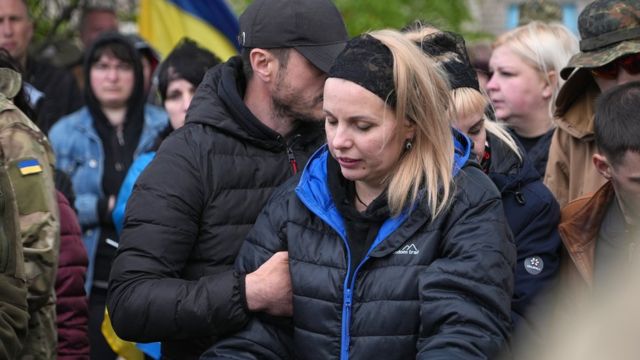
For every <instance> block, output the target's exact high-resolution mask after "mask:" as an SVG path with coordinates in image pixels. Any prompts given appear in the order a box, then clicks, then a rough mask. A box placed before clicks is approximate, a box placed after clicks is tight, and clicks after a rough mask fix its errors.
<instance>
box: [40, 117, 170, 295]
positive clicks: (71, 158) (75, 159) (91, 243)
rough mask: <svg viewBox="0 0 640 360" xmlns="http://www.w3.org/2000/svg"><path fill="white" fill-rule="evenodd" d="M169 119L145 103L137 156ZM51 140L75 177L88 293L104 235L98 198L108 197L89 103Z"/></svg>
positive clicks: (59, 124) (53, 132)
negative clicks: (104, 186) (102, 234)
mask: <svg viewBox="0 0 640 360" xmlns="http://www.w3.org/2000/svg"><path fill="white" fill-rule="evenodd" d="M168 121H169V120H168V117H167V114H166V112H165V111H164V110H162V109H161V108H159V107H156V106H153V105H146V106H145V109H144V126H143V128H142V134H141V135H140V142H139V143H138V147H137V148H136V151H135V153H134V155H133V156H134V159H135V158H137V157H138V156H139V155H140V154H142V153H144V152H147V151H149V150H150V149H151V147H152V146H153V144H154V141H155V139H156V137H157V136H158V133H160V132H161V131H162V130H163V129H164V128H165V127H166V126H167V124H168ZM49 139H50V141H51V145H52V146H53V150H54V152H55V154H56V163H57V166H58V168H59V169H60V170H62V171H64V172H65V173H67V174H68V175H69V176H70V177H71V181H72V183H73V190H74V191H75V193H76V201H75V207H76V209H77V210H78V219H79V220H80V225H81V226H82V231H83V234H82V240H83V241H84V245H85V247H86V249H87V254H88V255H89V267H88V268H87V281H86V282H85V288H86V290H87V294H88V293H89V291H90V289H91V285H92V282H93V271H94V264H95V261H94V260H95V256H96V251H97V249H98V239H99V238H100V224H99V219H98V200H99V199H100V198H102V197H104V193H103V191H102V176H103V171H104V151H103V147H102V141H101V140H100V137H99V136H98V133H97V132H96V130H95V128H94V127H93V121H92V118H91V114H90V113H89V109H88V108H87V107H86V106H85V107H83V108H81V109H80V110H78V111H76V112H74V113H72V114H70V115H67V116H65V117H63V118H61V119H60V120H59V121H58V122H57V123H56V124H55V125H54V126H53V127H52V128H51V131H50V132H49Z"/></svg>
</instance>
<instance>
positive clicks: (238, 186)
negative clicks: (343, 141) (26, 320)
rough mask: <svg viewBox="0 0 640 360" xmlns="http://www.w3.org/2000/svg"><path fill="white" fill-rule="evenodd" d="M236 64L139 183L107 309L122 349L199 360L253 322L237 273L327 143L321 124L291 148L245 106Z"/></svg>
mask: <svg viewBox="0 0 640 360" xmlns="http://www.w3.org/2000/svg"><path fill="white" fill-rule="evenodd" d="M241 69H242V63H241V60H240V59H239V58H238V57H236V58H232V59H230V60H229V61H228V62H227V63H225V64H222V65H219V66H217V67H216V68H213V69H211V70H210V71H209V72H208V73H207V74H206V75H205V77H204V79H203V82H202V83H201V84H200V87H199V88H198V90H197V92H196V95H195V97H194V99H193V102H192V104H191V107H190V109H189V111H188V114H187V122H186V124H185V126H184V127H182V128H181V129H179V130H177V131H174V133H173V134H172V135H171V136H170V137H168V138H167V139H166V140H165V141H164V142H163V144H162V146H161V147H160V149H159V151H158V153H157V156H156V158H155V159H154V160H153V161H152V162H151V164H150V165H149V166H148V167H147V168H146V170H145V171H144V172H143V173H142V175H141V176H140V178H139V179H138V182H137V183H136V185H135V188H134V190H133V194H132V195H131V198H130V200H129V202H128V204H127V209H126V213H125V225H124V229H123V232H122V236H121V239H120V247H119V249H118V253H117V255H116V258H115V260H114V263H113V267H112V272H111V277H110V281H109V295H108V300H107V305H108V309H109V313H110V315H111V321H112V323H113V326H114V329H115V330H116V332H117V333H118V335H119V336H121V337H122V338H124V339H126V340H133V341H138V342H148V341H158V340H160V341H162V342H163V345H162V353H163V356H164V357H165V358H169V359H192V358H198V357H199V356H200V354H201V353H202V352H204V350H206V349H207V348H208V347H209V346H211V345H212V344H213V343H214V342H215V340H216V338H217V337H218V336H220V335H223V334H227V333H229V332H233V331H236V330H238V329H240V328H241V327H242V326H244V325H245V324H246V322H247V321H248V318H249V315H248V312H247V309H246V305H245V299H244V289H243V287H244V279H243V277H242V276H241V275H239V274H237V273H236V272H234V270H233V269H232V268H233V263H234V260H235V257H236V255H237V253H238V250H239V248H240V245H241V244H242V241H243V240H244V238H245V235H246V234H247V232H248V231H249V229H250V228H251V227H252V225H253V223H254V222H255V219H256V217H257V216H258V213H259V211H260V210H261V209H262V207H263V206H264V204H265V203H266V201H267V199H268V198H269V197H270V195H271V192H272V191H273V190H274V189H275V188H276V187H277V186H278V185H280V184H281V183H283V182H284V181H285V180H287V179H288V178H289V177H291V176H292V175H293V174H294V170H293V169H294V167H293V166H292V164H291V162H292V161H294V160H293V159H292V157H293V158H294V159H295V162H297V164H298V166H299V167H300V168H302V166H303V165H304V164H305V163H306V162H307V160H308V158H309V156H310V155H311V154H312V153H313V151H314V150H315V149H316V148H317V147H319V146H320V144H321V143H322V142H323V141H324V133H323V131H322V130H321V129H322V124H321V123H300V124H299V126H298V128H297V130H295V131H294V134H293V135H291V136H290V137H288V138H287V139H285V138H283V137H282V136H281V135H279V134H278V133H276V132H274V131H273V130H271V129H269V128H268V127H266V126H264V125H263V124H262V123H261V122H260V121H259V120H258V119H256V118H255V117H254V116H253V115H252V113H251V112H250V111H249V109H248V108H246V107H245V105H244V103H243V100H242V99H243V94H242V92H243V91H244V79H243V76H242V70H241Z"/></svg>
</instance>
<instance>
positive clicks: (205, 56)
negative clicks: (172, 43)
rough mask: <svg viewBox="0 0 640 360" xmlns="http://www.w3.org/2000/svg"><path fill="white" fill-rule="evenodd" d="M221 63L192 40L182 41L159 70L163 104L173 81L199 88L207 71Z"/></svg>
mask: <svg viewBox="0 0 640 360" xmlns="http://www.w3.org/2000/svg"><path fill="white" fill-rule="evenodd" d="M219 63H220V59H219V58H218V57H217V56H215V55H214V54H213V53H212V52H210V51H209V50H207V49H204V48H202V47H200V46H198V44H197V43H196V42H195V41H193V40H191V39H188V38H184V39H182V40H181V41H180V43H178V45H176V47H175V48H174V49H173V50H172V51H171V53H169V55H168V56H167V58H166V59H165V60H164V61H163V62H162V63H160V67H159V69H158V91H159V92H160V98H161V99H162V102H164V101H165V100H166V99H167V87H169V83H170V82H171V81H173V80H177V79H184V80H187V81H188V82H190V83H191V84H193V86H194V87H198V85H200V82H201V81H202V78H203V77H204V74H205V73H206V72H207V70H209V68H211V67H213V66H215V65H217V64H219Z"/></svg>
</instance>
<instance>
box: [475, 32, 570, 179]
mask: <svg viewBox="0 0 640 360" xmlns="http://www.w3.org/2000/svg"><path fill="white" fill-rule="evenodd" d="M577 52H578V41H577V39H576V38H575V36H574V35H573V34H572V33H571V32H570V31H569V30H568V29H567V28H566V27H564V26H562V25H559V24H546V23H541V22H536V21H534V22H531V23H529V24H527V25H524V26H520V27H518V28H516V29H514V30H511V31H509V32H507V33H505V34H502V35H501V36H499V37H498V39H497V40H496V41H495V42H494V44H493V52H492V54H491V59H490V60H489V68H490V71H491V78H490V80H489V82H488V83H487V87H486V88H487V91H488V93H489V97H490V99H491V104H492V105H493V108H494V110H495V114H496V117H497V118H498V119H499V120H501V121H504V122H505V123H506V124H507V125H508V126H509V128H510V130H511V132H512V134H513V135H515V137H516V138H517V139H518V140H519V142H520V143H521V144H522V145H523V147H524V149H525V151H526V153H527V154H528V155H529V157H530V158H531V160H532V161H533V163H534V165H535V168H536V170H537V171H538V173H539V174H540V176H544V171H545V168H546V164H547V158H548V154H549V145H550V142H551V136H552V135H553V130H554V128H555V124H554V122H553V115H552V114H553V110H554V104H555V99H556V97H557V95H558V91H559V89H560V87H561V86H562V84H563V80H562V78H561V77H560V70H561V69H562V68H563V67H564V66H565V65H566V64H567V62H568V61H569V59H570V58H571V56H572V55H573V54H575V53H577Z"/></svg>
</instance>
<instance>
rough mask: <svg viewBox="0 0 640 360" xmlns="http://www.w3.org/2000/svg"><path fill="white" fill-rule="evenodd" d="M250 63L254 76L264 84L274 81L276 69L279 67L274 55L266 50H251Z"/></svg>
mask: <svg viewBox="0 0 640 360" xmlns="http://www.w3.org/2000/svg"><path fill="white" fill-rule="evenodd" d="M249 61H251V68H252V69H253V75H254V76H257V77H259V78H260V79H261V80H262V81H264V82H270V81H273V79H274V78H275V75H276V72H275V69H276V68H277V66H278V64H277V63H276V59H275V57H274V56H273V54H271V53H270V52H269V51H267V50H265V49H258V48H256V49H251V52H250V53H249Z"/></svg>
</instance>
